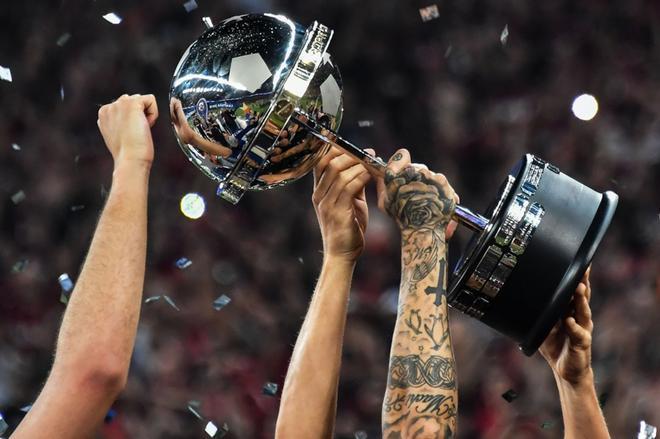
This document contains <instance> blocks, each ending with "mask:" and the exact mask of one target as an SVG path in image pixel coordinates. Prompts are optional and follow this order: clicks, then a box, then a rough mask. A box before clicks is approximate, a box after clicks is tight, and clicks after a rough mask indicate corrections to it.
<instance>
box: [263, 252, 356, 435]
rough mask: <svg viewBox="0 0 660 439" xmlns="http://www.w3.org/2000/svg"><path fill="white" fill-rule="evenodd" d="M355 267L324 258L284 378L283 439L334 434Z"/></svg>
mask: <svg viewBox="0 0 660 439" xmlns="http://www.w3.org/2000/svg"><path fill="white" fill-rule="evenodd" d="M353 268H354V263H353V262H350V261H347V260H344V259H336V258H332V257H328V259H326V260H324V262H323V268H322V270H321V275H320V277H319V280H318V283H317V286H316V290H315V291H314V294H313V296H312V301H311V304H310V306H309V310H308V311H307V316H306V317H305V321H304V323H303V326H302V329H301V330H300V334H299V335H298V340H297V341H296V345H295V347H294V349H293V354H292V356H291V364H290V365H289V370H288V372H287V376H286V380H285V382H284V388H283V390H282V400H281V403H280V412H279V416H278V419H277V427H276V434H275V435H276V437H278V438H280V437H281V438H288V437H297V438H324V437H328V438H329V437H332V434H333V429H334V420H335V412H336V404H337V384H338V381H339V369H340V365H341V352H342V339H343V337H344V327H345V324H346V310H347V306H348V296H349V291H350V286H351V277H352V275H353Z"/></svg>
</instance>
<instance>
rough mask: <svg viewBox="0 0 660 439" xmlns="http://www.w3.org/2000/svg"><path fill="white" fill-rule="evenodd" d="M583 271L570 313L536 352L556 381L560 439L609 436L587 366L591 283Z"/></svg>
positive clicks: (589, 343)
mask: <svg viewBox="0 0 660 439" xmlns="http://www.w3.org/2000/svg"><path fill="white" fill-rule="evenodd" d="M590 271H591V269H589V270H587V272H586V273H585V274H584V277H583V278H582V281H581V282H580V284H579V285H578V287H577V290H575V294H574V295H573V308H574V310H573V312H572V313H571V315H569V316H568V317H566V318H565V319H563V320H562V321H560V322H559V323H557V325H556V326H555V327H554V328H553V329H552V331H550V334H549V335H548V337H547V338H546V340H545V341H544V342H543V345H541V348H540V349H539V351H540V352H541V355H542V356H543V358H545V360H546V361H547V362H548V365H549V366H550V368H551V369H552V373H553V375H554V377H555V381H556V382H557V389H558V390H559V400H560V402H561V411H562V416H563V418H564V438H565V439H574V438H582V437H588V438H594V439H609V437H610V435H609V433H608V431H607V424H605V418H604V417H603V413H602V412H601V410H600V406H599V405H598V398H597V397H596V387H595V384H594V372H593V370H592V368H591V331H592V330H593V326H594V325H593V322H592V321H591V309H590V308H589V299H590V298H591V283H590V282H589V272H590Z"/></svg>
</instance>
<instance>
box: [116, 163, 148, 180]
mask: <svg viewBox="0 0 660 439" xmlns="http://www.w3.org/2000/svg"><path fill="white" fill-rule="evenodd" d="M150 171H151V161H150V160H141V159H122V158H119V159H117V160H115V162H114V169H113V172H112V178H113V180H115V179H117V178H123V177H124V176H128V175H144V176H149V173H150Z"/></svg>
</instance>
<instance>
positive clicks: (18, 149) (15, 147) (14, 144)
mask: <svg viewBox="0 0 660 439" xmlns="http://www.w3.org/2000/svg"><path fill="white" fill-rule="evenodd" d="M11 149H13V150H14V151H20V150H21V146H20V145H19V144H18V143H12V144H11Z"/></svg>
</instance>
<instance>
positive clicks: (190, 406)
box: [188, 400, 204, 420]
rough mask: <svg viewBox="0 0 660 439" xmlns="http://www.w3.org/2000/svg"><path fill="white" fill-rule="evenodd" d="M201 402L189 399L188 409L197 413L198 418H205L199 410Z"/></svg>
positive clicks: (194, 413)
mask: <svg viewBox="0 0 660 439" xmlns="http://www.w3.org/2000/svg"><path fill="white" fill-rule="evenodd" d="M200 406H201V404H200V402H199V401H194V400H193V401H188V411H189V412H190V413H192V414H193V415H195V417H197V418H198V419H201V420H204V417H203V416H202V415H201V413H200V412H199V411H198V410H199V409H200Z"/></svg>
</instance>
